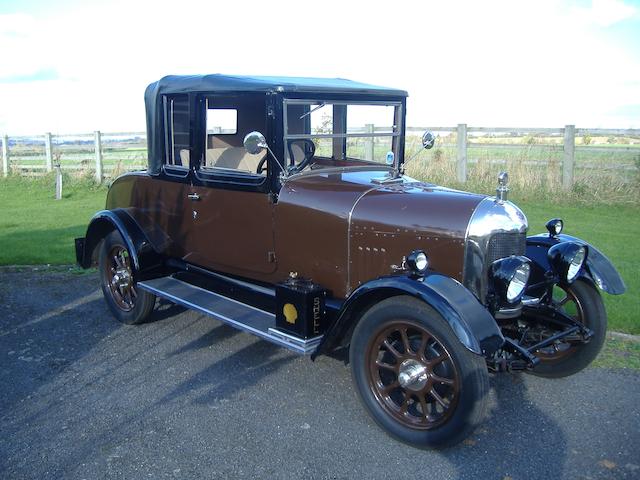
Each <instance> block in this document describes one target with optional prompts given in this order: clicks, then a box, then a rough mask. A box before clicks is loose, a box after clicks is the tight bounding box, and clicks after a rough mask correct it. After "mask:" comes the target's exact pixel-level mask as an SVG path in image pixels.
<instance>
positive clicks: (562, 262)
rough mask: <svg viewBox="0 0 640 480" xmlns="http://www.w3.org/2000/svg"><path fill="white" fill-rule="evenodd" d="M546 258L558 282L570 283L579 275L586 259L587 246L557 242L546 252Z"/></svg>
mask: <svg viewBox="0 0 640 480" xmlns="http://www.w3.org/2000/svg"><path fill="white" fill-rule="evenodd" d="M547 258H548V259H549V263H550V264H551V268H553V271H554V272H555V273H556V275H558V277H560V282H561V283H564V284H571V283H573V282H574V281H575V279H576V278H578V276H579V275H580V272H581V271H582V266H583V265H584V262H585V260H586V259H587V247H586V246H584V245H579V244H577V243H573V242H563V243H558V244H556V245H554V246H553V247H551V248H550V249H549V251H548V252H547Z"/></svg>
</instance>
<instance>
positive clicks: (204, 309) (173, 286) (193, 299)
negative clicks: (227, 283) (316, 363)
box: [137, 276, 322, 355]
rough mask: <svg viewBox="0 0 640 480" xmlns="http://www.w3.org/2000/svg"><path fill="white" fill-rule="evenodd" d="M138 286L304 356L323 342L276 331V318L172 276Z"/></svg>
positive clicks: (315, 338)
mask: <svg viewBox="0 0 640 480" xmlns="http://www.w3.org/2000/svg"><path fill="white" fill-rule="evenodd" d="M137 285H138V287H139V288H141V289H142V290H146V291H147V292H150V293H152V294H154V295H156V296H158V297H162V298H165V299H167V300H169V301H171V302H173V303H177V304H178V305H182V306H183V307H187V308H189V309H191V310H196V311H198V312H200V313H204V314H205V315H208V316H210V317H213V318H215V319H216V320H220V321H221V322H224V323H227V324H229V325H231V326H232V327H235V328H237V329H239V330H244V331H245V332H249V333H252V334H253V335H256V336H257V337H260V338H262V339H264V340H267V341H269V342H272V343H275V344H276V345H279V346H281V347H285V348H288V349H289V350H292V351H294V352H296V353H299V354H302V355H310V354H311V353H313V352H314V351H315V350H316V348H317V347H318V345H319V344H320V340H321V339H322V336H318V337H314V338H309V339H307V340H305V339H302V338H298V337H295V336H293V335H290V334H288V333H285V332H283V331H281V330H278V329H277V328H275V326H276V316H275V315H274V314H273V313H270V312H265V311H264V310H261V309H259V308H256V307H253V306H251V305H247V304H246V303H242V302H239V301H237V300H234V299H232V298H228V297H225V296H223V295H220V294H217V293H214V292H211V291H209V290H205V289H204V288H200V287H196V286H195V285H191V284H190V283H186V282H183V281H182V280H178V279H176V278H174V277H173V276H168V277H162V278H156V279H154V280H146V281H144V282H138V284H137Z"/></svg>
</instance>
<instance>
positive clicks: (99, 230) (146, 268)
mask: <svg viewBox="0 0 640 480" xmlns="http://www.w3.org/2000/svg"><path fill="white" fill-rule="evenodd" d="M114 229H115V230H118V231H119V232H120V235H121V236H122V238H123V240H124V242H125V244H126V246H127V249H128V250H129V254H130V255H131V261H132V263H133V269H134V272H133V273H134V277H135V279H136V281H139V280H142V279H144V278H146V277H147V276H148V274H149V273H150V272H152V271H154V270H156V269H158V268H159V267H160V266H161V264H162V259H161V256H160V255H159V254H158V253H157V252H156V251H155V250H154V248H153V246H152V245H151V242H149V240H148V239H147V236H146V235H145V234H144V232H143V231H142V229H141V228H140V226H139V225H138V224H137V222H136V221H135V220H134V219H133V217H131V215H129V213H127V211H126V210H125V209H122V208H116V209H113V210H101V211H100V212H98V213H96V214H95V215H94V216H93V218H92V219H91V221H90V222H89V226H88V227H87V233H86V235H85V237H84V241H82V242H78V241H76V244H80V245H82V251H79V252H77V258H78V263H79V264H80V266H81V267H83V268H89V267H90V266H91V264H92V263H93V258H94V251H95V249H96V247H97V246H98V245H99V244H100V242H101V241H102V239H103V238H104V237H106V236H107V235H108V234H109V233H111V232H112V231H113V230H114Z"/></svg>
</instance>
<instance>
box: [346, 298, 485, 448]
mask: <svg viewBox="0 0 640 480" xmlns="http://www.w3.org/2000/svg"><path fill="white" fill-rule="evenodd" d="M349 360H350V362H351V372H352V376H353V379H354V383H355V384H356V387H357V391H358V394H359V396H360V399H361V400H362V403H363V404H364V406H365V408H366V409H367V411H368V412H369V414H370V415H371V416H372V418H373V419H374V420H375V421H376V422H377V423H378V424H379V425H380V426H381V427H382V428H384V429H385V430H386V431H387V432H388V433H389V434H390V435H392V436H394V437H396V438H398V439H399V440H401V441H403V442H406V443H409V444H411V445H413V446H416V447H419V448H434V447H436V448H437V447H443V446H447V445H452V444H454V443H457V442H459V441H460V440H462V439H463V438H465V437H466V436H467V435H469V433H471V431H472V430H473V428H475V427H476V426H477V425H478V424H479V423H480V421H481V420H482V419H483V417H484V413H485V410H486V403H487V401H486V397H487V392H488V389H489V385H488V374H487V366H486V362H485V359H484V358H483V357H482V356H481V355H477V354H475V353H473V352H471V351H470V350H469V349H467V348H466V347H465V346H464V345H463V344H462V343H461V342H460V340H459V339H458V337H456V335H455V333H454V332H453V330H452V329H451V327H450V326H449V324H448V323H447V322H446V321H445V320H444V319H443V318H442V317H441V316H440V315H439V314H438V313H437V312H436V311H435V310H433V308H431V307H430V306H429V305H427V304H426V303H424V302H422V301H420V300H418V299H415V298H413V297H406V296H398V297H391V298H388V299H386V300H383V301H382V302H380V303H378V304H377V305H375V306H373V307H371V308H370V309H369V310H367V311H366V312H364V313H363V315H362V317H361V318H360V320H359V321H358V324H357V325H356V327H355V329H354V332H353V335H352V338H351V344H350V346H349Z"/></svg>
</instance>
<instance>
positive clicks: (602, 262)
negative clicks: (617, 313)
mask: <svg viewBox="0 0 640 480" xmlns="http://www.w3.org/2000/svg"><path fill="white" fill-rule="evenodd" d="M563 242H574V243H577V244H579V245H584V246H585V247H587V262H586V265H585V268H583V269H582V272H581V273H580V276H581V277H582V278H586V279H588V280H590V281H591V282H593V284H595V285H597V286H598V288H600V289H601V290H603V291H605V292H607V293H609V294H611V295H621V294H623V293H624V292H625V291H626V290H627V287H626V285H625V284H624V280H622V277H621V276H620V274H619V273H618V271H617V270H616V267H614V266H613V264H612V263H611V261H610V260H609V259H608V258H607V257H606V256H605V255H604V254H603V253H602V252H601V251H600V250H598V249H597V248H596V247H594V246H593V245H591V244H590V243H588V242H585V241H584V240H582V239H580V238H577V237H572V236H571V235H566V234H564V233H561V234H560V235H556V236H554V237H551V236H549V235H548V234H544V233H541V234H539V235H533V236H531V237H527V253H526V256H527V257H528V258H530V259H531V260H532V261H533V264H534V266H533V269H532V271H531V279H530V280H529V283H530V284H535V283H540V282H543V281H544V274H545V273H546V272H548V271H549V270H550V269H551V265H550V264H549V260H548V258H547V252H548V250H549V248H551V247H552V246H553V245H556V244H558V243H563ZM528 293H529V292H528ZM533 294H534V295H535V292H534V293H533Z"/></svg>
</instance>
